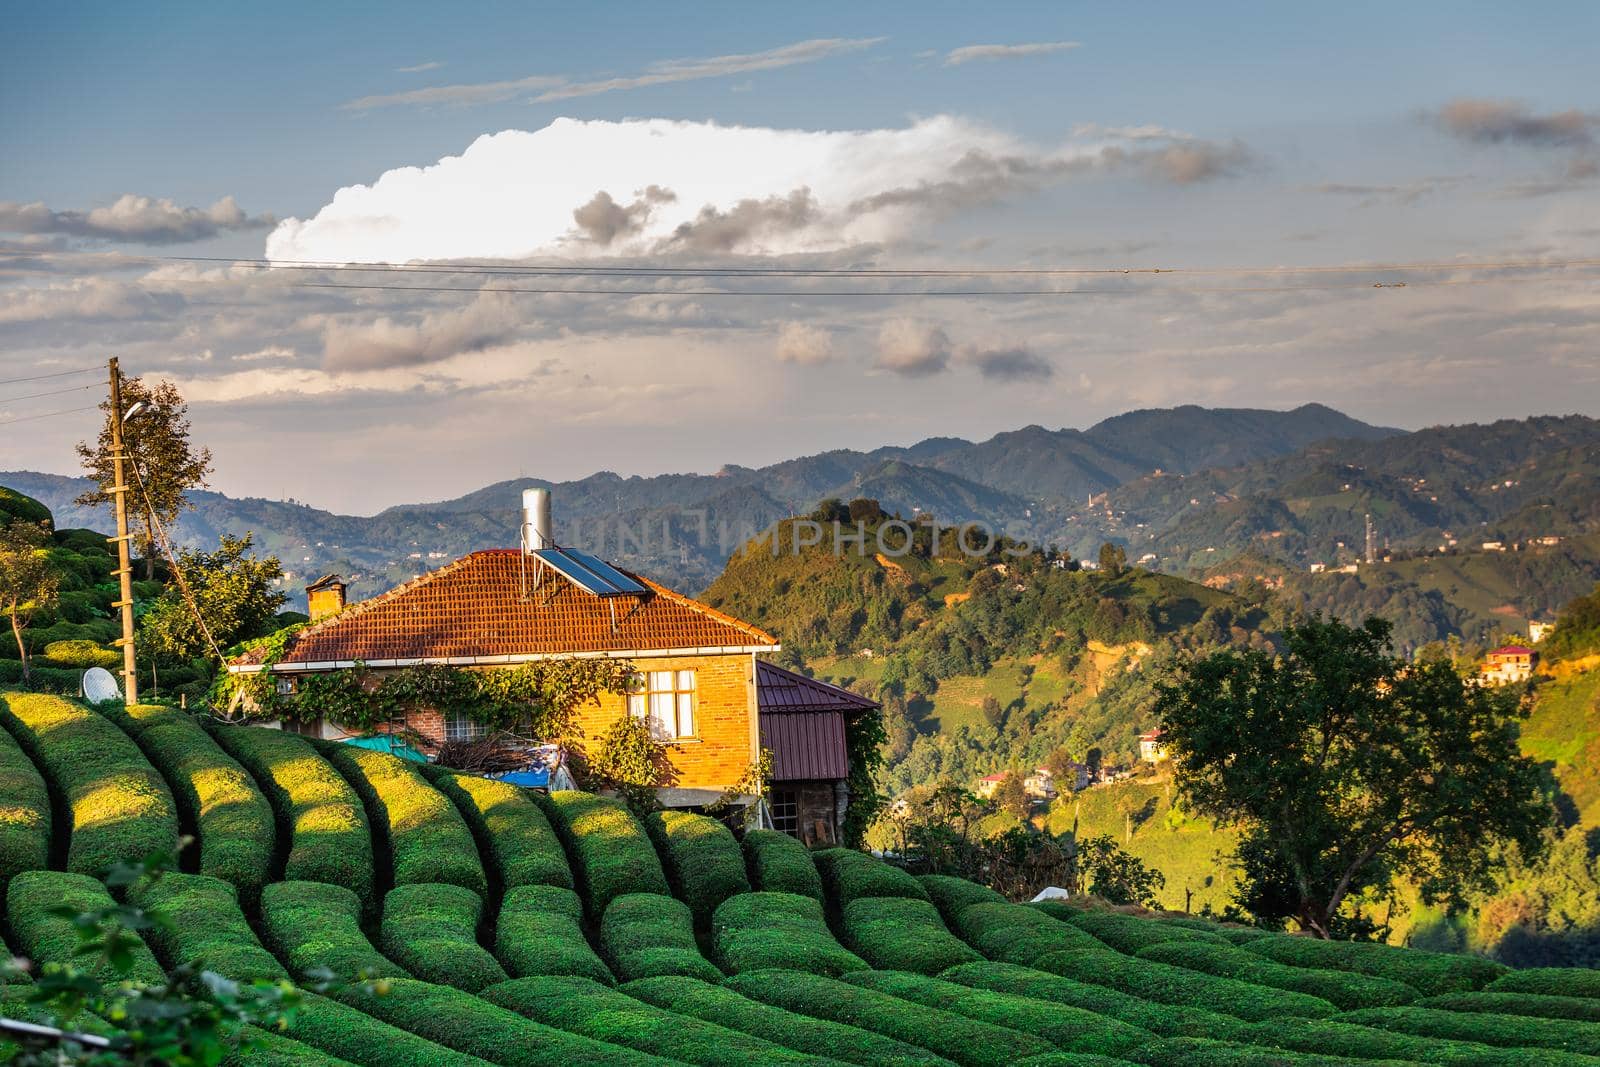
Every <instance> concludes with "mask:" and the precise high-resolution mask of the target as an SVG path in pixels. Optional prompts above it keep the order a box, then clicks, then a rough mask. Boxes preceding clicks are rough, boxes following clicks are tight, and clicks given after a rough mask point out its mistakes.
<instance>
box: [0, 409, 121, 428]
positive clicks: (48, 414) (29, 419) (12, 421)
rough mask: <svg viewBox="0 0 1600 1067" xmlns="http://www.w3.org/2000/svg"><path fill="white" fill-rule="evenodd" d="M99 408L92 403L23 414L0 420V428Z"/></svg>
mask: <svg viewBox="0 0 1600 1067" xmlns="http://www.w3.org/2000/svg"><path fill="white" fill-rule="evenodd" d="M99 410H100V405H99V404H92V405H90V406H89V407H86V408H67V409H66V410H64V411H46V412H44V413H42V414H39V415H24V416H22V418H20V419H5V420H3V421H0V430H3V429H5V428H6V427H7V426H15V425H16V424H17V423H19V422H32V421H33V420H34V419H48V418H52V417H54V416H56V415H76V414H77V413H78V412H80V411H99Z"/></svg>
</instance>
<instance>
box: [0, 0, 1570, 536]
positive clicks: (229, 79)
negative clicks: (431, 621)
mask: <svg viewBox="0 0 1600 1067" xmlns="http://www.w3.org/2000/svg"><path fill="white" fill-rule="evenodd" d="M6 19H7V30H8V32H7V33H6V34H5V35H4V39H3V40H0V100H3V101H4V103H5V106H4V107H0V249H9V250H10V251H9V253H8V255H7V256H6V257H5V258H6V262H7V263H9V268H10V269H7V270H6V271H5V272H4V273H0V379H4V378H9V377H14V376H15V377H20V376H24V375H27V374H28V373H29V372H30V371H31V372H35V373H39V372H44V371H49V370H50V369H51V368H56V367H73V366H77V365H79V364H80V363H83V362H85V361H87V362H93V361H94V360H97V359H99V358H101V357H102V355H103V354H104V353H105V352H106V351H107V347H108V346H110V347H111V348H112V349H114V350H116V351H118V352H120V353H121V354H122V355H123V358H124V362H125V363H127V364H128V365H129V366H130V368H131V369H133V370H135V371H136V372H140V373H147V374H151V375H154V376H168V377H172V378H173V379H174V380H177V381H178V382H179V383H180V385H181V386H182V387H184V388H185V390H186V392H187V393H188V394H189V395H190V396H191V399H192V401H193V406H194V416H195V422H196V426H197V429H198V430H199V431H200V432H202V433H203V434H204V435H206V436H207V438H208V440H209V441H210V442H211V443H212V444H213V447H214V448H215V449H216V451H217V455H218V472H217V479H216V481H217V485H218V487H219V488H223V489H225V490H227V491H230V492H255V493H261V494H265V495H277V494H278V493H280V492H285V491H286V492H289V493H290V494H291V495H294V496H296V497H299V498H302V499H307V500H310V501H312V502H315V503H319V504H323V505H325V506H328V507H333V508H345V509H350V510H372V509H374V508H377V507H381V506H383V505H385V504H388V503H394V502H399V501H402V500H406V499H414V498H416V497H418V496H447V495H454V494H455V493H457V492H461V491H465V490H467V489H470V488H472V487H474V486H476V485H479V484H482V483H484V482H487V481H491V480H494V479H495V478H499V477H505V476H509V475H514V474H517V473H521V472H527V473H539V474H546V475H548V476H551V477H571V476H578V475H582V474H585V473H588V472H589V471H591V470H593V469H596V468H598V467H610V468H613V469H617V470H619V471H623V472H625V473H654V472H659V471H665V470H675V469H699V470H706V469H715V467H716V466H718V465H720V463H722V462H740V463H747V464H748V463H753V462H765V461H772V460H776V459H780V458H784V457H787V456H791V455H796V454H801V453H805V452H813V451H820V450H823V449H826V448H831V447H841V446H857V447H870V446H873V445H876V444H881V443H887V442H903V441H911V440H915V439H918V438H920V437H923V436H928V435H933V434H947V433H956V434H961V435H964V436H974V437H981V436H987V435H988V434H992V433H994V432H997V431H999V430H1002V429H1007V428H1014V427H1015V426H1017V425H1021V424H1024V423H1027V422H1039V423H1042V424H1044V425H1047V426H1061V425H1087V424H1088V423H1091V422H1093V421H1095V420H1096V419H1098V418H1101V417H1104V416H1106V415H1110V414H1114V413H1116V412H1118V411H1121V410H1125V409H1127V408H1130V407H1136V406H1154V405H1164V404H1173V403H1181V402H1187V401H1193V402H1199V403H1207V404H1229V405H1260V406H1272V407H1288V406H1293V405H1295V404H1298V403H1302V402H1305V401H1307V400H1321V401H1323V402H1326V403H1330V404H1333V405H1334V406H1337V407H1340V408H1342V409H1344V410H1347V411H1349V412H1350V413H1352V414H1354V415H1357V416H1359V417H1364V418H1369V419H1371V420H1373V421H1378V422H1385V423H1390V424H1399V425H1422V424H1427V423H1433V422H1459V421H1470V420H1482V419H1489V418H1494V417H1497V416H1501V415H1508V416H1514V415H1525V414H1530V413H1534V412H1543V411H1568V410H1578V411H1583V412H1585V413H1589V414H1600V362H1597V361H1600V356H1597V352H1600V312H1597V309H1596V306H1595V301H1594V292H1595V289H1594V280H1595V273H1594V272H1593V271H1590V272H1588V273H1587V274H1585V273H1584V272H1582V271H1581V270H1568V271H1566V272H1564V273H1561V274H1559V275H1555V276H1552V275H1550V274H1549V273H1548V272H1547V273H1546V274H1542V275H1533V276H1530V275H1529V274H1526V273H1524V274H1519V275H1517V276H1516V277H1515V278H1514V279H1511V280H1506V281H1505V284H1500V282H1499V281H1495V283H1494V284H1489V281H1488V279H1487V278H1486V277H1485V276H1484V275H1482V274H1473V273H1470V272H1446V273H1436V274H1429V275H1425V276H1414V277H1413V281H1414V283H1415V284H1414V285H1413V286H1412V288H1411V290H1410V291H1408V292H1405V293H1398V292H1397V293H1385V294H1376V295H1375V294H1373V293H1370V292H1361V291H1359V290H1357V289H1356V288H1355V286H1354V285H1352V288H1351V289H1350V290H1334V291H1322V290H1314V291H1305V292H1288V293H1250V294H1246V293H1234V292H1227V293H1200V292H1174V293H1169V294H1165V295H1162V294H1155V295H1149V294H1146V295H1141V296H1133V297H1123V296H1120V295H1119V296H1116V297H1107V298H1098V297H1096V298H1088V299H1083V300H1076V301H1068V300H1063V299H1061V298H1040V299H1031V298H1027V299H1014V298H998V297H996V298H993V299H971V300H959V301H958V300H930V299H925V298H913V297H901V298H887V297H886V298H881V299H880V298H873V299H871V300H854V301H851V300H839V301H830V300H827V299H824V298H820V297H804V298H799V299H793V300H729V299H718V298H712V299H702V300H695V299H691V298H686V297H683V296H677V295H672V294H671V293H670V292H667V293H664V294H663V295H662V297H661V298H660V299H655V298H653V297H652V298H645V297H641V298H634V299H624V298H621V297H589V298H579V297H569V296H554V297H519V296H507V295H505V294H495V293H479V294H474V293H472V292H465V293H459V292H458V293H427V294H395V293H382V292H347V293H345V292H331V291H322V292H310V291H307V290H301V289H297V288H294V287H293V286H286V285H285V284H283V283H284V278H285V275H284V272H280V271H274V272H270V273H266V272H258V271H257V272H252V271H242V270H228V269H226V268H222V267H217V268H209V267H208V268H202V267H200V266H197V265H194V264H179V263H174V262H170V261H167V262H159V261H154V260H133V259H128V258H126V257H138V256H156V257H169V256H228V257H231V256H239V257H245V258H250V259H255V258H259V257H261V256H262V255H263V254H264V253H265V252H268V251H269V250H270V252H271V254H272V255H273V256H274V258H276V259H278V260H280V261H281V260H283V259H287V258H295V259H319V260H321V259H329V260H340V261H361V260H367V259H386V260H394V261H405V260H443V259H446V258H448V259H452V260H455V261H461V260H479V259H483V258H486V257H490V256H493V257H496V258H505V259H510V260H520V259H532V260H538V261H541V262H547V261H550V260H551V259H552V257H554V258H555V259H557V260H559V261H561V262H573V263H598V262H606V263H616V264H626V265H637V264H641V263H655V264H685V263H692V264H694V265H696V266H705V265H708V264H712V263H721V264H733V263H754V262H759V263H763V264H767V265H773V264H779V265H781V264H790V263H798V262H802V261H803V262H806V263H809V264H813V265H816V264H824V263H825V264H830V265H843V264H848V265H853V266H861V265H872V266H877V267H884V266H915V267H935V266H944V267H947V266H951V265H963V266H964V265H981V266H991V267H993V266H1017V265H1024V266H1034V267H1037V266H1044V265H1069V264H1070V265H1088V266H1105V267H1116V266H1142V265H1160V266H1188V267H1243V266H1249V267H1260V266H1273V265H1331V264H1357V263H1367V264H1371V263H1383V262H1395V261H1411V260H1429V261H1433V260H1440V261H1449V260H1455V261H1460V260H1483V259H1494V260H1506V259H1516V260H1527V259H1534V260H1542V261H1546V262H1552V261H1561V262H1565V261H1568V260H1573V259H1582V258H1592V257H1595V256H1597V255H1600V230H1597V227H1600V164H1597V163H1596V160H1597V158H1600V155H1597V152H1600V149H1597V143H1600V83H1597V82H1596V80H1595V78H1594V76H1593V47H1592V45H1593V42H1594V41H1595V40H1597V39H1600V32H1597V31H1600V8H1597V7H1596V6H1594V5H1591V4H1545V5H1539V6H1537V7H1534V8H1527V7H1515V8H1514V7H1511V6H1507V5H1487V4H1445V3H1434V4H1412V5H1392V4H1385V5H1378V4H1345V5H1338V6H1332V5H1329V6H1318V7H1315V8H1313V7H1312V6H1310V5H1279V4H1265V3H1262V4H1208V5H1192V4H1172V5H1141V6H1139V7H1129V6H1125V5H1103V4H1094V5H1091V4H1026V5H1006V4H989V5H981V6H976V5H970V4H917V5H908V4H907V5H901V4H859V3H856V4H849V5H845V4H810V5H782V6H779V5H749V4H738V5H735V4H699V5H693V6H688V7H685V6H680V5H662V4H643V3H639V4H590V5H537V6H536V5H528V4H463V5H439V4H403V3H402V4H386V5H358V4H339V5H310V4H274V5H255V6H249V5H236V4H206V5H202V4H181V3H173V4H163V5H130V4H119V5H112V4H82V5H70V6H69V5H43V4H39V5H24V4H18V5H12V6H11V7H9V8H8V11H7V15H6ZM984 46H1001V47H998V48H986V47H984ZM963 50H966V51H963ZM504 83H519V85H520V88H515V87H507V86H505V84H504ZM497 85H499V86H501V88H498V89H497V88H495V86H497ZM425 90H437V91H436V92H434V93H433V94H432V95H431V97H430V99H432V100H433V101H434V102H432V103H417V102H416V99H417V98H416V97H415V96H413V97H409V98H408V97H406V96H404V95H402V94H408V93H411V94H414V93H416V92H418V91H425ZM541 97H543V98H544V99H540V98H541ZM361 101H365V102H364V103H356V102H361ZM441 101H444V102H441ZM630 120H635V121H630ZM711 124H714V125H711ZM504 131H521V132H520V133H510V134H505V133H504ZM490 134H503V136H501V137H499V138H496V139H495V140H494V141H492V142H484V141H479V139H480V138H483V137H485V135H490ZM448 157H458V161H457V162H455V163H453V164H451V165H450V166H448V167H434V165H435V164H438V163H439V161H441V160H445V159H447V158H448ZM974 159H976V160H977V161H978V163H979V164H981V165H979V166H976V167H975V166H974V164H973V160H974ZM406 167H434V169H433V170H431V171H429V172H427V173H426V174H423V175H420V176H415V175H414V176H409V177H408V176H407V175H406V174H405V173H404V172H400V171H399V168H406ZM668 175H670V176H671V181H670V183H669V182H668V181H667V178H666V177H665V176H668ZM380 179H383V180H381V181H380ZM648 187H655V188H656V189H657V194H651V195H649V196H647V195H646V194H645V190H646V189H647V188H648ZM341 190H344V192H343V193H341V192H340V191H341ZM602 193H603V194H605V195H604V198H603V199H598V200H597V199H595V198H597V197H599V196H600V194H602ZM336 194H337V196H336ZM910 194H914V195H910ZM124 198H130V199H124ZM227 198H231V199H227ZM896 198H898V199H896ZM891 200H892V201H894V205H893V206H891V207H886V208H881V209H880V208H878V207H875V206H873V207H868V206H866V205H869V204H871V205H877V204H884V203H889V202H890V201H891ZM114 205H115V207H114V208H113V206H114ZM741 205H744V206H743V207H741ZM585 207H587V208H588V209H589V213H588V214H585V215H582V216H581V218H580V215H579V212H580V211H582V210H583V209H584V208H585ZM96 209H100V212H101V213H100V214H97V215H92V214H90V213H91V212H94V211H95V210H96ZM269 216H270V218H269ZM284 220H301V221H300V222H292V221H290V222H285V221H284ZM572 220H577V221H572ZM594 220H606V221H603V223H602V222H595V221H594ZM595 226H598V227H599V228H594V227H595ZM118 257H124V258H118ZM1339 277H1340V278H1341V279H1346V280H1349V281H1351V282H1352V283H1354V282H1358V281H1360V280H1362V279H1363V278H1365V277H1366V275H1362V274H1359V273H1356V274H1351V275H1349V276H1348V278H1346V276H1344V275H1341V276H1339ZM1447 279H1448V280H1450V281H1451V287H1446V286H1442V285H1441V286H1439V287H1438V288H1434V289H1429V288H1427V287H1426V286H1427V285H1429V284H1435V283H1439V282H1443V281H1445V280H1447ZM1296 280H1298V281H1304V280H1307V279H1306V278H1300V279H1296ZM1382 280H1386V281H1392V280H1396V279H1393V278H1389V277H1388V276H1384V278H1383V279H1382ZM457 281H459V282H461V286H460V287H461V288H471V287H472V286H476V285H479V284H482V283H481V279H479V280H476V281H475V280H473V279H472V278H471V277H470V276H468V277H466V278H463V279H457ZM1461 283H1466V284H1461ZM1228 284H1229V285H1234V286H1240V287H1242V286H1243V285H1244V284H1245V282H1244V280H1242V279H1237V278H1236V279H1234V280H1233V281H1231V282H1229V283H1228ZM1458 284H1459V288H1456V287H1454V286H1456V285H1458ZM683 287H684V286H682V285H680V286H678V288H683ZM661 288H663V289H665V290H670V289H672V288H673V286H672V285H670V284H665V283H663V285H662V286H661ZM1508 373H1514V374H1515V375H1516V380H1517V382H1518V385H1517V387H1516V388H1515V389H1509V390H1508V389H1506V388H1504V385H1503V383H1504V381H1505V375H1506V374H1508ZM14 395H19V394H16V393H15V392H14V391H8V390H7V389H5V388H3V387H0V455H3V456H5V458H4V459H0V469H3V468H7V467H17V466H26V467H32V468H36V469H46V470H60V471H66V470H70V469H71V466H72V462H71V457H70V443H71V442H72V441H73V440H75V439H77V438H79V437H83V436H86V435H87V432H88V431H87V429H86V428H85V426H84V425H83V424H82V420H83V417H82V416H79V417H77V418H76V420H75V419H74V418H70V417H63V418H50V419H41V420H37V421H34V422H30V423H29V424H28V426H29V428H30V429H29V430H28V432H27V433H21V432H20V428H19V429H18V430H10V431H8V430H7V429H6V423H7V422H8V421H9V420H12V419H15V418H17V417H19V416H22V415H24V414H29V413H34V412H36V411H38V410H48V409H39V408H37V406H32V407H30V406H27V405H7V404H6V398H7V397H9V396H14ZM308 410H311V411H314V412H315V413H316V419H315V420H307V419H305V418H303V417H302V416H303V415H304V413H305V412H306V411H308ZM529 410H537V412H538V414H537V417H534V418H528V417H526V415H525V413H526V412H527V411H529ZM308 421H314V422H315V423H316V424H317V427H318V428H316V429H311V428H309V427H308V426H307V422H308ZM263 445H265V446H267V447H268V448H270V449H271V450H272V454H273V455H275V456H277V457H280V463H279V464H278V466H279V468H280V469H277V470H271V471H265V470H263V468H262V465H261V464H260V463H259V462H258V457H259V455H260V454H261V453H260V450H261V448H262V446H263ZM396 455H403V456H405V457H406V459H407V472H408V478H409V480H408V482H407V483H405V484H394V483H392V482H390V481H387V480H386V479H385V477H384V475H385V472H386V470H387V469H388V467H389V466H390V464H391V463H392V462H393V457H395V456H396Z"/></svg>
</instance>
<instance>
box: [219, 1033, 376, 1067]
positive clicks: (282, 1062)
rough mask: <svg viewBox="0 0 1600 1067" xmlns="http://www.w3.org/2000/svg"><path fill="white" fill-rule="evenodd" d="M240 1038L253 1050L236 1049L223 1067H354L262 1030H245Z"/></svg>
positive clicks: (290, 1039) (297, 1042) (289, 1039)
mask: <svg viewBox="0 0 1600 1067" xmlns="http://www.w3.org/2000/svg"><path fill="white" fill-rule="evenodd" d="M239 1036H240V1037H241V1038H242V1039H244V1040H247V1041H248V1042H249V1043H250V1048H249V1049H248V1050H244V1049H235V1050H234V1051H233V1052H232V1053H231V1054H230V1055H229V1056H227V1057H226V1058H225V1059H223V1061H222V1065H223V1067H245V1065H246V1064H249V1067H350V1061H349V1060H343V1059H340V1058H339V1057H337V1056H331V1055H329V1054H328V1053H326V1052H323V1051H321V1050H320V1049H315V1048H312V1047H311V1046H310V1045H306V1044H302V1043H300V1042H299V1041H296V1040H295V1039H294V1038H292V1037H284V1036H283V1035H282V1034H278V1033H274V1032H272V1031H269V1030H263V1029H261V1028H260V1027H259V1026H246V1027H243V1028H242V1029H241V1030H240V1031H239Z"/></svg>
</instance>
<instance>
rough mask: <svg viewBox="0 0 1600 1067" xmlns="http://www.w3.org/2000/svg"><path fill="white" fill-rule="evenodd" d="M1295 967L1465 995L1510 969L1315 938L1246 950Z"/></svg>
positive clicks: (1268, 942) (1273, 941)
mask: <svg viewBox="0 0 1600 1067" xmlns="http://www.w3.org/2000/svg"><path fill="white" fill-rule="evenodd" d="M1244 948H1246V949H1248V950H1249V951H1251V952H1254V953H1257V954H1259V955H1262V956H1265V957H1266V958H1267V959H1269V960H1276V961H1277V962H1279V963H1286V964H1288V965H1289V966H1291V967H1320V968H1323V969H1325V970H1330V971H1353V972H1355V973H1356V974H1370V975H1372V976H1373V977H1374V978H1389V979H1392V980H1393V981H1396V982H1404V983H1405V984H1406V985H1408V986H1411V987H1412V988H1413V989H1416V990H1418V991H1419V992H1421V993H1425V994H1429V995H1434V994H1439V993H1465V992H1468V991H1470V990H1473V989H1477V988H1479V987H1481V986H1484V985H1487V984H1488V983H1489V982H1490V981H1492V980H1493V979H1494V978H1496V977H1498V976H1499V975H1502V974H1505V973H1506V970H1507V968H1506V967H1505V966H1503V965H1502V964H1498V963H1495V962H1494V961H1493V960H1486V959H1483V958H1482V957H1479V956H1452V955H1447V954H1445V953H1443V952H1424V951H1422V950H1421V949H1415V948H1395V947H1394V946H1392V945H1377V944H1370V943H1366V942H1361V941H1321V940H1318V939H1316V938H1311V937H1281V936H1280V937H1263V938H1259V939H1257V940H1255V941H1251V942H1249V943H1247V944H1246V945H1244Z"/></svg>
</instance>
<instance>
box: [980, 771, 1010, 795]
mask: <svg viewBox="0 0 1600 1067" xmlns="http://www.w3.org/2000/svg"><path fill="white" fill-rule="evenodd" d="M1007 777H1008V776H1007V775H1004V774H986V775H984V776H983V777H982V778H979V779H978V788H976V789H974V790H973V792H974V793H976V794H978V796H979V797H980V798H982V799H983V800H993V799H994V794H995V792H996V791H997V790H998V789H999V788H1000V785H1001V783H1002V782H1004V781H1005V780H1006V778H1007Z"/></svg>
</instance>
